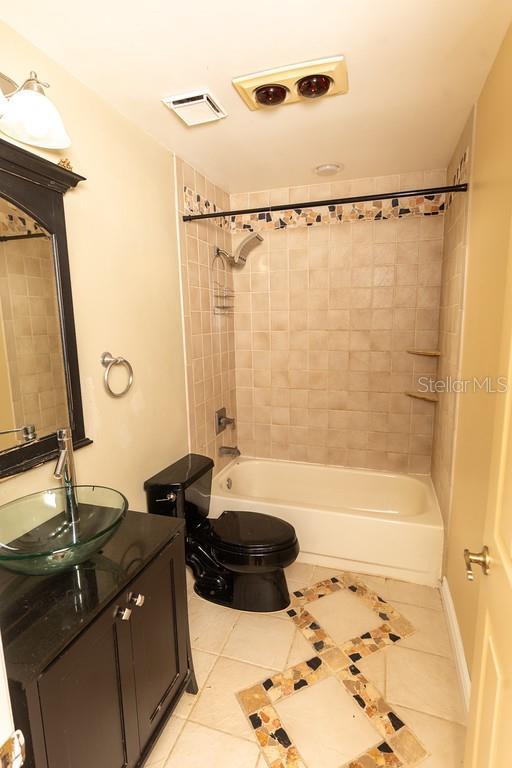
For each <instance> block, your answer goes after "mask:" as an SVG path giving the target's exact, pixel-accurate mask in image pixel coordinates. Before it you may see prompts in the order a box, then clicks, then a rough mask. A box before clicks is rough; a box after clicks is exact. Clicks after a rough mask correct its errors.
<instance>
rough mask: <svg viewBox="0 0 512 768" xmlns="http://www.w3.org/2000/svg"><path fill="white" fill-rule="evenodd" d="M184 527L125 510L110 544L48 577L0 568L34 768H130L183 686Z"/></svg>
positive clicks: (12, 666)
mask: <svg viewBox="0 0 512 768" xmlns="http://www.w3.org/2000/svg"><path fill="white" fill-rule="evenodd" d="M184 535H185V532H184V523H183V521H182V520H178V519H175V518H164V517H156V516H153V515H147V514H143V513H138V512H128V513H127V514H126V517H125V519H124V520H123V522H122V523H121V525H120V527H119V530H118V531H117V532H116V534H115V535H114V536H113V538H112V539H111V540H110V541H109V542H108V543H107V544H106V545H105V547H104V549H103V550H102V551H101V552H99V553H98V554H97V555H95V556H94V557H93V558H91V560H90V561H88V562H86V563H84V564H83V565H79V566H75V567H74V568H72V569H70V570H68V571H62V572H60V573H57V574H54V575H50V576H22V575H19V574H15V573H10V572H9V571H6V570H4V569H0V629H1V632H2V639H3V643H4V652H5V657H6V666H7V673H8V678H9V687H10V693H11V698H12V705H13V710H14V717H15V721H16V726H17V727H18V728H21V729H22V731H23V733H24V735H25V738H26V740H27V761H26V766H28V768H92V767H93V766H94V768H125V767H126V768H135V766H140V765H142V764H143V762H144V760H145V758H146V757H147V755H148V753H149V751H150V749H151V746H152V744H153V742H154V740H155V739H156V737H157V736H158V734H159V732H160V730H161V728H162V727H163V725H164V724H165V721H166V720H167V718H168V716H169V715H170V713H171V712H172V710H173V708H174V707H175V705H176V703H177V701H178V700H179V697H180V695H181V694H182V693H183V691H184V690H185V689H187V690H189V691H190V692H195V690H196V688H195V679H194V675H193V670H192V664H191V661H190V650H189V630H188V614H187V598H186V583H185V549H184Z"/></svg>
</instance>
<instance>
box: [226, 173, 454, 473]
mask: <svg viewBox="0 0 512 768" xmlns="http://www.w3.org/2000/svg"><path fill="white" fill-rule="evenodd" d="M445 178H446V173H445V171H431V172H428V173H425V174H423V173H414V174H405V175H403V176H385V177H380V178H376V179H374V178H370V179H357V180H353V181H347V182H336V183H334V184H318V185H313V186H310V187H295V188H290V189H288V188H285V189H278V190H269V191H266V192H257V193H254V194H250V195H247V194H245V195H244V194H242V195H232V196H231V207H232V208H233V209H237V208H244V207H248V206H250V207H252V206H255V205H260V204H265V205H266V204H268V203H269V202H272V203H275V204H277V203H287V202H291V203H292V202H298V201H303V200H315V199H325V198H329V197H337V196H338V197H339V196H344V195H345V196H348V195H357V194H370V193H372V192H379V191H380V192H389V191H395V190H397V189H411V188H422V187H428V186H435V185H437V184H443V183H444V181H445ZM443 218H444V217H443V216H434V217H426V216H418V217H416V216H415V217H410V218H402V219H398V220H387V221H374V222H371V221H354V222H349V223H343V224H324V225H318V226H312V227H297V228H289V229H282V230H274V231H262V232H261V234H262V235H263V238H264V240H263V242H262V243H261V244H260V245H258V247H257V248H256V249H255V250H254V251H253V252H252V253H251V254H250V256H249V258H248V261H247V265H246V266H245V267H244V268H243V269H241V270H235V273H234V280H235V295H236V306H237V312H236V317H235V328H236V334H235V343H236V366H237V371H236V373H237V401H238V405H237V408H238V417H239V440H240V447H241V450H242V452H244V453H247V454H250V455H255V456H271V457H273V458H278V459H292V460H297V461H312V462H321V463H329V464H336V465H341V464H343V465H349V466H357V467H368V468H372V469H386V470H398V471H405V472H420V473H428V472H429V471H430V455H431V445H432V429H433V418H434V408H435V406H434V405H433V404H432V403H427V402H424V401H420V400H412V399H411V398H409V397H407V396H406V395H405V394H404V391H407V390H414V389H416V385H415V381H416V377H417V376H418V375H420V374H429V373H433V372H435V369H436V362H437V361H436V359H433V358H428V357H419V356H413V355H410V354H407V352H406V350H407V349H408V348H412V347H416V348H421V349H432V348H435V347H436V346H437V333H438V312H439V295H440V281H441V256H442V237H443ZM239 237H240V236H239V235H237V236H234V238H233V239H234V241H235V243H236V242H237V240H238V238H239Z"/></svg>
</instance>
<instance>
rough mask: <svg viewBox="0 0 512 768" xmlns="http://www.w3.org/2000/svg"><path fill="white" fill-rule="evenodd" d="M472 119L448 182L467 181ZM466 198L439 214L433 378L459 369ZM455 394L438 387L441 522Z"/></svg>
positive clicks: (436, 479) (436, 459)
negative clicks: (442, 216)
mask: <svg viewBox="0 0 512 768" xmlns="http://www.w3.org/2000/svg"><path fill="white" fill-rule="evenodd" d="M473 123H474V112H472V113H471V116H470V118H469V120H468V122H467V124H466V126H465V128H464V130H463V132H462V134H461V136H460V139H459V141H458V144H457V147H456V148H455V151H454V153H453V156H452V159H451V162H450V165H449V167H448V176H447V178H448V183H449V184H455V183H459V182H463V181H469V178H470V174H471V163H472V157H473V147H472V144H473ZM464 157H466V160H465V161H464ZM469 200H470V196H469V194H460V195H459V194H458V195H453V197H452V199H451V202H450V204H449V206H448V209H447V212H446V215H445V227H444V246H443V275H442V280H441V307H440V313H439V350H440V352H441V356H440V358H439V365H438V369H437V375H438V378H439V379H443V380H449V379H450V378H451V379H452V380H454V379H457V378H458V377H459V375H460V363H461V348H462V313H463V305H464V279H465V274H466V259H467V230H468V210H469ZM459 398H460V395H459V394H458V393H457V392H453V391H447V392H440V393H439V403H438V405H437V407H436V411H435V422H434V442H433V446H432V481H433V483H434V486H435V489H436V493H437V498H438V500H439V506H440V507H441V513H442V515H443V519H444V523H445V526H446V527H448V523H449V517H450V507H451V494H452V489H453V482H452V481H453V452H454V446H455V431H456V423H457V406H458V402H459Z"/></svg>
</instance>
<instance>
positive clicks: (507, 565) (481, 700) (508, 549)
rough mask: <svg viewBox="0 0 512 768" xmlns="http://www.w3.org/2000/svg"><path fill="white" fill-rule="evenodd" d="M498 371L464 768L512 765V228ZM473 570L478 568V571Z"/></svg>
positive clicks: (498, 767) (495, 767)
mask: <svg viewBox="0 0 512 768" xmlns="http://www.w3.org/2000/svg"><path fill="white" fill-rule="evenodd" d="M508 263H509V269H508V278H507V289H506V290H507V300H506V303H505V314H504V323H503V334H502V350H501V363H502V365H501V370H502V371H503V373H504V375H506V376H507V378H508V390H507V392H506V393H505V394H504V395H503V396H500V397H499V403H498V405H497V411H496V421H495V429H494V439H493V454H492V464H491V483H490V491H489V499H488V505H487V514H486V525H485V534H484V541H483V542H482V545H487V546H488V547H489V552H490V557H491V563H490V571H489V574H488V575H487V576H485V575H483V576H481V575H480V574H477V575H476V578H479V579H480V580H481V592H480V600H479V607H478V620H477V635H476V646H475V655H474V659H475V661H474V664H473V670H472V696H471V710H470V719H469V730H468V740H467V750H466V760H465V766H466V768H484V766H485V768H505V767H506V766H508V765H510V754H511V748H510V724H511V723H512V652H511V649H512V227H511V234H510V245H509V261H508ZM477 570H479V569H478V567H477Z"/></svg>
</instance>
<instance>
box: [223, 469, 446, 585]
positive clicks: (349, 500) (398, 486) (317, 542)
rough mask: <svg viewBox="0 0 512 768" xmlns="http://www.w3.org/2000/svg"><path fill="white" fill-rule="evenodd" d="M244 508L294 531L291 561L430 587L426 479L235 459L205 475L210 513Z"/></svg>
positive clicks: (431, 503) (434, 566)
mask: <svg viewBox="0 0 512 768" xmlns="http://www.w3.org/2000/svg"><path fill="white" fill-rule="evenodd" d="M226 509H246V510H249V511H252V512H264V513H265V514H267V515H274V516H276V517H281V518H283V519H284V520H287V521H288V522H289V523H291V524H292V525H293V526H294V527H295V530H296V531H297V536H298V538H299V543H300V547H301V553H300V555H299V561H302V562H306V563H314V564H316V565H324V566H328V567H333V568H341V569H346V570H351V571H356V572H359V573H367V574H376V575H383V576H389V577H392V578H397V579H404V580H406V581H413V582H416V583H418V584H428V585H430V586H436V585H438V582H439V579H440V577H441V565H442V557H443V535H444V529H443V521H442V518H441V513H440V510H439V505H438V503H437V499H436V496H435V492H434V488H433V486H432V482H431V480H430V478H429V477H424V476H419V475H401V474H394V473H390V472H376V471H375V472H374V471H371V470H365V469H350V468H345V467H330V466H325V465H320V464H304V463H300V462H292V461H278V460H275V459H253V458H246V457H241V458H239V459H236V460H235V461H233V462H232V463H231V464H229V465H228V466H227V467H225V468H224V469H223V470H222V471H221V472H219V474H218V475H216V477H215V478H214V480H213V487H212V499H211V506H210V515H211V516H212V517H218V516H219V515H220V514H221V513H222V512H223V511H224V510H226Z"/></svg>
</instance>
